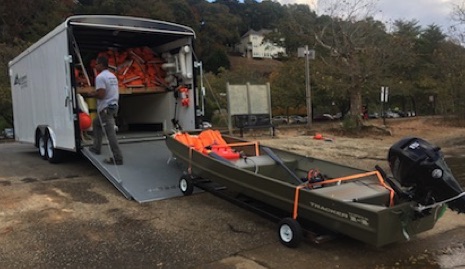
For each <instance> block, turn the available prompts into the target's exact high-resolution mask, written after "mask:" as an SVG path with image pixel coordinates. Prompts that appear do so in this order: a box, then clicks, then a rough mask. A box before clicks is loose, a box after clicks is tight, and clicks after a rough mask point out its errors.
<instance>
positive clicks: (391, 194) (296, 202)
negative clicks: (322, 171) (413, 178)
mask: <svg viewBox="0 0 465 269" xmlns="http://www.w3.org/2000/svg"><path fill="white" fill-rule="evenodd" d="M373 175H376V177H377V178H378V181H379V183H380V184H381V186H383V187H384V188H386V189H387V190H389V206H393V205H394V194H395V192H394V190H393V189H392V188H391V187H390V186H388V185H387V184H386V182H384V179H383V177H382V176H381V173H380V172H379V171H371V172H366V173H361V174H355V175H350V176H346V177H339V178H333V179H329V180H325V181H321V182H315V183H304V184H301V185H299V186H297V187H296V188H295V195H294V212H293V214H292V218H293V219H297V211H298V206H299V193H300V189H302V188H304V187H312V186H313V185H314V184H318V185H323V184H331V183H336V182H340V181H347V180H353V179H358V178H362V177H368V176H373Z"/></svg>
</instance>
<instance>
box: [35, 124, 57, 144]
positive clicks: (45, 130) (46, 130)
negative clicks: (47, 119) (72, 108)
mask: <svg viewBox="0 0 465 269" xmlns="http://www.w3.org/2000/svg"><path fill="white" fill-rule="evenodd" d="M41 136H43V137H45V136H48V137H50V139H51V140H52V141H53V145H56V134H55V132H54V131H53V129H52V128H50V126H47V125H39V126H37V128H36V133H35V146H36V147H39V138H40V137H41Z"/></svg>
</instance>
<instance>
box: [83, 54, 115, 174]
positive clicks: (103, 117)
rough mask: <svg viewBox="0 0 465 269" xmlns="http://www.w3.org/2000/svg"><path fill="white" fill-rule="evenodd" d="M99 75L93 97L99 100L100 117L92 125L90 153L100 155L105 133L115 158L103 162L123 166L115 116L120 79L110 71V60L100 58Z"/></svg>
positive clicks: (98, 62)
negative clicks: (92, 133)
mask: <svg viewBox="0 0 465 269" xmlns="http://www.w3.org/2000/svg"><path fill="white" fill-rule="evenodd" d="M95 68H96V69H97V71H98V72H99V74H98V75H97V77H96V78H95V92H93V93H91V96H93V97H96V98H97V112H98V117H95V119H94V120H93V122H92V124H93V127H94V144H93V146H92V147H91V148H90V151H91V152H93V153H95V154H100V150H101V147H102V135H103V132H105V134H106V136H107V139H108V143H109V144H110V149H111V151H112V153H113V157H109V158H107V159H105V160H103V161H104V162H105V163H109V164H116V165H122V164H123V155H122V153H121V149H120V147H119V144H118V140H117V138H116V131H115V116H116V114H117V113H118V100H119V89H118V79H117V78H116V76H115V75H114V74H113V73H111V72H110V71H109V70H108V59H107V58H106V57H103V56H100V57H98V58H97V64H96V66H95Z"/></svg>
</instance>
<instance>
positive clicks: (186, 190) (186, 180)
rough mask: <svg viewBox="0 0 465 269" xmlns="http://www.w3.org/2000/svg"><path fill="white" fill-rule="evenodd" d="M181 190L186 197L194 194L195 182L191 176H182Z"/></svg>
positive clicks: (180, 181) (180, 180)
mask: <svg viewBox="0 0 465 269" xmlns="http://www.w3.org/2000/svg"><path fill="white" fill-rule="evenodd" d="M179 189H180V190H181V192H182V194H184V195H185V196H187V195H191V194H192V193H193V192H194V182H193V180H192V177H191V176H190V175H182V176H181V178H180V179H179Z"/></svg>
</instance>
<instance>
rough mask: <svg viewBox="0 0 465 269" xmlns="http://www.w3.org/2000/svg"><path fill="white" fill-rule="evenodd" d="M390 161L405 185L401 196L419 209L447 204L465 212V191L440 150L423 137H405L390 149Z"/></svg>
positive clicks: (455, 209) (400, 180)
mask: <svg viewBox="0 0 465 269" xmlns="http://www.w3.org/2000/svg"><path fill="white" fill-rule="evenodd" d="M388 162H389V166H390V168H391V171H392V174H393V176H394V178H395V179H396V180H397V181H398V182H399V183H400V185H401V186H402V190H403V193H401V194H400V195H399V196H403V197H409V199H411V200H413V201H415V202H417V203H418V204H419V206H418V209H419V210H421V211H422V210H426V209H429V208H433V207H435V206H437V205H440V204H444V203H446V204H447V205H448V207H449V208H450V209H452V210H454V211H457V212H458V213H465V192H464V191H463V189H462V187H461V186H460V184H459V183H458V182H457V180H456V179H455V178H454V176H453V175H452V172H451V170H450V168H449V167H448V166H447V164H446V162H445V161H444V155H443V154H442V152H441V150H440V148H439V147H437V146H434V145H432V144H430V143H428V142H427V141H425V140H423V139H421V138H415V137H408V138H404V139H402V140H400V141H398V142H397V143H395V144H394V145H392V146H391V148H390V149H389V153H388Z"/></svg>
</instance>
